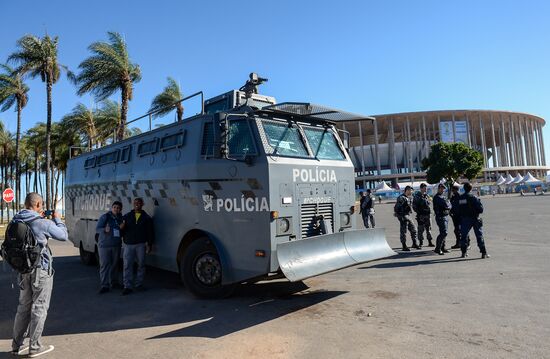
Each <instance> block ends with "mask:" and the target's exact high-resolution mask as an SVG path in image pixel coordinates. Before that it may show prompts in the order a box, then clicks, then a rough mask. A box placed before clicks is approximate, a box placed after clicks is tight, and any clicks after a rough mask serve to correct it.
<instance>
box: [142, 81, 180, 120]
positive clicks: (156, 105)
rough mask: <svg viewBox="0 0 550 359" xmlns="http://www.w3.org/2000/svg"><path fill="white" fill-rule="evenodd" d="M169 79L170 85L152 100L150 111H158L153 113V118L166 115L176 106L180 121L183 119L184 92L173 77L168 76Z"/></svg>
mask: <svg viewBox="0 0 550 359" xmlns="http://www.w3.org/2000/svg"><path fill="white" fill-rule="evenodd" d="M167 80H168V85H166V87H165V88H164V90H163V91H162V92H161V93H160V94H158V95H157V96H155V98H154V99H153V102H151V108H150V109H149V112H153V111H158V112H157V113H155V114H154V115H153V118H157V117H160V116H164V115H166V114H167V113H169V112H170V111H172V109H173V108H174V107H175V108H176V113H177V114H178V121H181V120H183V106H182V104H181V101H180V100H181V99H182V98H183V94H182V93H181V90H180V87H179V85H178V83H177V82H176V80H174V79H173V78H171V77H168V78H167ZM178 101H179V102H178ZM176 102H177V103H176Z"/></svg>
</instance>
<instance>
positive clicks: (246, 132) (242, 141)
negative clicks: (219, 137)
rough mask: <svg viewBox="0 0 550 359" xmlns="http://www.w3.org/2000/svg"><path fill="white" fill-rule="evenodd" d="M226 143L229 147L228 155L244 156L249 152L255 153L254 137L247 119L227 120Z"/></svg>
mask: <svg viewBox="0 0 550 359" xmlns="http://www.w3.org/2000/svg"><path fill="white" fill-rule="evenodd" d="M227 144H228V147H229V156H231V157H244V156H246V155H249V154H256V148H255V147H254V139H253V137H252V132H251V131H250V126H249V124H248V121H247V120H245V119H239V120H230V121H229V134H228V139H227Z"/></svg>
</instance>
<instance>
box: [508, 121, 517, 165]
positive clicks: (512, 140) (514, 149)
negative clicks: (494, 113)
mask: <svg viewBox="0 0 550 359" xmlns="http://www.w3.org/2000/svg"><path fill="white" fill-rule="evenodd" d="M509 127H510V136H509V137H510V150H511V153H512V155H513V157H512V166H519V163H518V149H517V146H516V135H515V132H514V119H513V117H512V115H510V123H509Z"/></svg>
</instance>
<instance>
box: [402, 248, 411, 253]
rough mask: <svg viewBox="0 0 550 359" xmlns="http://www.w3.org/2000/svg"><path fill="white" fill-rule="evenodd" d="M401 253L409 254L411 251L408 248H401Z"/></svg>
mask: <svg viewBox="0 0 550 359" xmlns="http://www.w3.org/2000/svg"><path fill="white" fill-rule="evenodd" d="M401 250H402V251H403V252H410V251H411V250H410V249H409V247H403V248H402V249H401Z"/></svg>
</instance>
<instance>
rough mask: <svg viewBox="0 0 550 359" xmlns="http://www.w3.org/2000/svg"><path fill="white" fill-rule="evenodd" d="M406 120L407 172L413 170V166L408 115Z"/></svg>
mask: <svg viewBox="0 0 550 359" xmlns="http://www.w3.org/2000/svg"><path fill="white" fill-rule="evenodd" d="M406 120H407V122H406V123H407V155H408V160H409V172H410V173H412V172H414V168H413V167H414V166H413V156H412V144H411V142H412V141H411V123H410V121H409V116H407V117H406Z"/></svg>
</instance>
